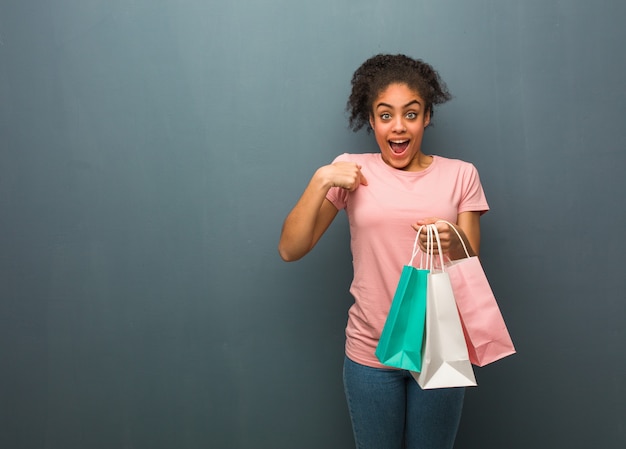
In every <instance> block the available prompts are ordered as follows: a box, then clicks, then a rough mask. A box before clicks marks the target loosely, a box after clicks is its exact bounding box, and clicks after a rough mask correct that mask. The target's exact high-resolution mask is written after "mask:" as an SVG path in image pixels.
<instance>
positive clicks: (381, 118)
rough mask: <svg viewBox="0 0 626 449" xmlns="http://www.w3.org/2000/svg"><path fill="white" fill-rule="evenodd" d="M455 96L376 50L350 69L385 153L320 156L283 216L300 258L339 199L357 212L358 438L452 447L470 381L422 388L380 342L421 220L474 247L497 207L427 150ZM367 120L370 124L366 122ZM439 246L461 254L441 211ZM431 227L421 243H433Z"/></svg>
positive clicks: (359, 111) (349, 346)
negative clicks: (328, 160)
mask: <svg viewBox="0 0 626 449" xmlns="http://www.w3.org/2000/svg"><path fill="white" fill-rule="evenodd" d="M449 99H450V94H449V93H448V91H447V90H446V87H445V85H444V84H443V82H442V81H441V80H440V78H439V75H438V74H437V72H436V71H435V70H434V69H433V68H432V67H431V66H430V65H428V64H426V63H424V62H423V61H420V60H415V59H412V58H409V57H407V56H404V55H377V56H374V57H372V58H370V59H368V60H367V61H365V62H364V63H363V65H361V67H359V68H358V69H357V70H356V72H355V73H354V76H353V78H352V92H351V95H350V98H349V100H348V105H347V108H348V110H349V112H350V126H351V128H352V129H353V130H354V131H358V130H359V129H361V128H363V127H364V126H366V125H369V126H370V129H371V130H373V132H374V136H375V138H376V142H377V143H378V147H379V149H380V153H372V154H343V155H341V156H339V157H337V158H336V159H335V161H334V162H333V163H332V164H330V165H326V166H323V167H321V168H319V169H318V170H317V171H316V172H315V174H314V175H313V177H312V178H311V180H310V182H309V184H308V186H307V188H306V189H305V191H304V193H303V194H302V196H301V198H300V199H299V200H298V202H297V204H296V205H295V207H294V208H293V210H292V211H291V212H290V213H289V215H288V216H287V218H286V219H285V223H284V225H283V230H282V233H281V237H280V243H279V253H280V255H281V257H282V258H283V259H284V260H285V261H294V260H298V259H300V258H301V257H303V256H304V255H306V254H307V253H308V252H309V251H311V250H312V249H313V247H314V246H315V244H316V243H317V242H318V240H319V239H320V237H321V236H322V235H323V234H324V232H325V231H326V229H327V228H328V226H329V225H330V223H331V222H332V221H333V219H334V218H335V216H336V215H337V213H338V211H339V210H340V209H345V210H346V213H347V215H348V220H349V223H350V232H351V251H352V256H353V268H354V279H353V282H352V284H351V287H350V292H351V293H352V295H353V296H354V299H355V302H354V304H353V305H352V307H351V308H350V311H349V314H348V324H347V327H346V348H345V349H346V358H345V362H344V386H345V392H346V399H347V402H348V408H349V411H350V417H351V420H352V427H353V431H354V436H355V440H356V445H357V448H359V449H364V448H368V449H370V448H371V449H375V448H376V449H396V448H397V449H400V448H407V449H423V448H436V449H444V448H452V447H453V444H454V439H455V436H456V431H457V428H458V424H459V420H460V416H461V409H462V406H463V397H464V389H463V388H449V389H437V390H422V389H421V388H420V387H419V385H418V384H417V383H416V382H415V380H414V379H413V377H412V376H411V374H410V373H409V372H408V371H404V370H398V369H394V368H389V367H385V366H384V365H382V364H381V363H380V362H379V361H378V359H377V358H376V356H375V355H374V352H375V350H376V345H377V344H378V339H379V337H380V334H381V332H382V328H383V325H384V323H385V319H386V316H387V313H388V311H389V308H390V305H391V300H392V298H393V294H394V291H395V287H396V284H397V282H398V279H399V276H400V271H401V269H402V266H403V265H405V264H406V263H407V262H408V260H409V259H410V255H411V250H412V246H413V242H414V239H415V232H416V230H417V229H418V228H419V226H421V225H424V224H430V223H435V222H436V221H437V220H439V219H443V220H446V221H448V222H450V223H455V224H456V228H457V229H458V231H459V233H460V235H461V236H462V238H463V239H464V240H465V243H466V244H467V245H468V249H470V248H471V251H472V253H473V254H474V255H477V254H478V250H479V244H480V223H479V221H480V215H481V214H482V213H484V212H486V211H487V210H488V209H489V206H488V205H487V201H486V199H485V195H484V193H483V190H482V187H481V184H480V180H479V177H478V173H477V171H476V169H475V168H474V166H473V165H471V164H469V163H467V162H463V161H459V160H453V159H447V158H443V157H440V156H433V155H427V154H425V153H424V152H422V148H421V145H422V138H423V135H424V130H425V129H426V127H427V126H428V125H429V124H430V121H431V119H432V116H433V105H435V104H440V103H443V102H445V101H447V100H449ZM368 132H369V129H368ZM436 226H437V228H438V230H439V233H440V237H441V246H440V247H439V248H438V250H439V251H443V252H444V253H445V254H446V255H448V256H449V257H450V258H452V259H457V258H460V257H464V256H465V254H464V252H463V247H462V245H461V242H460V241H459V238H458V237H457V235H456V233H455V232H454V231H453V230H451V229H450V228H449V226H448V225H447V224H445V223H437V225H436ZM425 234H426V233H422V234H421V236H420V237H421V242H420V245H421V246H422V248H423V249H424V248H425V243H426V235H425Z"/></svg>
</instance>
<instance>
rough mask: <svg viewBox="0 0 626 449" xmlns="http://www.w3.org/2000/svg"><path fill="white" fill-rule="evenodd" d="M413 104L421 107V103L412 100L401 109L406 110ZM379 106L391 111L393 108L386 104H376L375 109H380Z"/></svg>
mask: <svg viewBox="0 0 626 449" xmlns="http://www.w3.org/2000/svg"><path fill="white" fill-rule="evenodd" d="M414 104H417V105H419V106H421V105H422V103H420V102H419V101H418V100H412V101H409V102H408V103H407V104H405V105H404V106H403V107H402V109H406V108H408V107H409V106H412V105H414ZM381 106H384V107H387V108H389V109H393V106H392V105H390V104H387V103H378V104H377V105H376V109H378V108H380V107H381Z"/></svg>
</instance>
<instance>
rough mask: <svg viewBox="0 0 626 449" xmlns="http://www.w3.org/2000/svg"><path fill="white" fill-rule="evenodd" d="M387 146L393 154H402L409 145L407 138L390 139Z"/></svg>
mask: <svg viewBox="0 0 626 449" xmlns="http://www.w3.org/2000/svg"><path fill="white" fill-rule="evenodd" d="M389 147H390V148H391V151H393V152H394V153H395V154H402V153H404V151H405V150H406V149H407V148H408V147H409V140H390V141H389Z"/></svg>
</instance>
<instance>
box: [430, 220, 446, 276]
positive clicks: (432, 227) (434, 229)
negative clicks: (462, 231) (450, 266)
mask: <svg viewBox="0 0 626 449" xmlns="http://www.w3.org/2000/svg"><path fill="white" fill-rule="evenodd" d="M428 232H430V233H432V235H434V239H435V240H436V241H437V248H441V240H439V231H438V230H437V226H435V225H434V224H433V225H428ZM430 251H431V253H430V271H431V272H432V271H433V259H434V258H435V241H434V240H433V245H432V247H431V248H430ZM439 262H440V263H441V271H445V265H444V263H443V251H441V249H440V250H439Z"/></svg>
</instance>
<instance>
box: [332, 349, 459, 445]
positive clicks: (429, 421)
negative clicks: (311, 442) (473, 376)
mask: <svg viewBox="0 0 626 449" xmlns="http://www.w3.org/2000/svg"><path fill="white" fill-rule="evenodd" d="M343 383H344V388H345V392H346V399H347V401H348V409H349V411H350V418H351V419H352V430H353V431H354V439H355V442H356V447H357V449H452V447H453V446H454V439H455V437H456V432H457V429H458V427H459V422H460V420H461V411H462V409H463V398H464V396H465V388H443V389H436V390H422V389H421V388H420V386H419V385H418V384H417V382H416V381H415V379H413V376H411V373H410V372H408V371H405V370H397V369H379V368H371V367H368V366H364V365H360V364H358V363H355V362H353V361H352V360H350V359H349V358H347V357H346V358H345V361H344V365H343Z"/></svg>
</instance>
